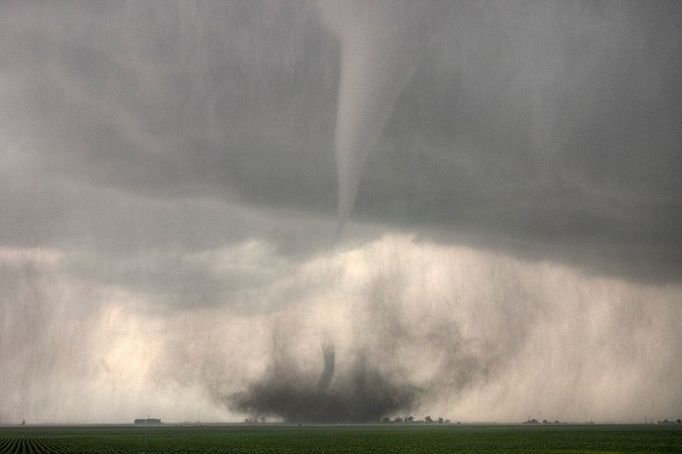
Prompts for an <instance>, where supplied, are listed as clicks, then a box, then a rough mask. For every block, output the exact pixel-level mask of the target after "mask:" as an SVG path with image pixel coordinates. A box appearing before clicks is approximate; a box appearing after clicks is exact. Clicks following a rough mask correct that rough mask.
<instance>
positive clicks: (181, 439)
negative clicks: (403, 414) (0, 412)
mask: <svg viewBox="0 0 682 454" xmlns="http://www.w3.org/2000/svg"><path fill="white" fill-rule="evenodd" d="M52 452H56V453H67V452H104V453H115V452H140V453H143V452H144V453H157V452H158V453H161V452H177V453H181V452H182V453H192V452H229V453H246V452H255V453H417V452H424V453H450V452H462V453H484V452H513V453H522V452H529V453H530V452H533V453H539V452H552V453H597V452H600V453H607V452H608V453H613V452H628V453H629V452H639V453H656V452H660V453H673V452H682V427H680V426H679V425H677V426H657V425H642V426H634V425H633V426H615V425H585V426H576V425H562V426H552V427H550V426H511V425H416V424H415V425H393V424H391V425H367V426H302V427H299V426H288V425H259V426H247V425H220V426H218V425H212V426H175V425H162V426H158V427H136V426H56V427H47V426H33V427H31V426H26V427H4V428H0V453H52Z"/></svg>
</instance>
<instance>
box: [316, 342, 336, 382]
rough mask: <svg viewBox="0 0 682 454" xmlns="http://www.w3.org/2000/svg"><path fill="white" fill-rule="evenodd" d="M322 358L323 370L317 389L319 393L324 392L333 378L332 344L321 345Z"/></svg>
mask: <svg viewBox="0 0 682 454" xmlns="http://www.w3.org/2000/svg"><path fill="white" fill-rule="evenodd" d="M322 358H323V360H324V369H322V375H320V380H319V382H318V384H317V389H318V390H319V391H320V392H325V391H326V390H327V388H329V384H330V383H331V382H332V378H333V377H334V361H335V350H334V345H333V344H330V343H325V344H323V345H322Z"/></svg>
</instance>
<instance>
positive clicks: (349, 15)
mask: <svg viewBox="0 0 682 454" xmlns="http://www.w3.org/2000/svg"><path fill="white" fill-rule="evenodd" d="M319 6H320V11H321V16H322V18H323V22H324V23H325V24H326V25H327V26H328V28H329V29H330V30H331V31H332V32H333V33H334V34H335V35H336V36H337V38H338V39H339V43H340V48H341V66H340V79H339V91H338V100H337V113H336V125H335V135H334V152H335V157H336V175H337V191H338V206H337V234H339V235H340V234H341V232H342V230H343V227H344V225H345V224H346V222H347V221H348V219H349V217H350V215H351V212H352V211H353V207H354V205H355V199H356V197H357V193H358V188H359V187H360V181H361V178H362V175H363V170H364V167H365V163H366V161H367V156H368V155H369V153H370V152H371V151H372V149H373V148H375V146H376V144H377V141H378V139H379V138H380V137H381V134H382V132H383V130H384V127H385V126H386V123H387V122H388V120H389V117H390V115H391V112H392V111H393V106H394V105H395V102H396V100H397V99H398V97H399V96H400V93H401V92H402V91H403V89H404V87H405V85H406V84H407V83H408V81H409V80H410V78H411V77H412V74H413V73H414V71H415V69H416V68H417V66H418V63H419V56H420V54H422V53H423V51H424V49H425V48H426V47H427V46H426V43H427V42H428V41H429V39H430V38H431V37H432V31H431V30H433V28H434V27H429V25H433V24H430V23H432V22H435V21H436V17H437V15H438V13H437V11H438V8H436V9H434V8H428V7H427V8H424V7H423V6H424V5H421V4H419V2H407V1H393V2H366V1H347V2H332V1H320V2H319ZM425 25H426V27H424V26H425ZM425 30H427V32H424V31H425Z"/></svg>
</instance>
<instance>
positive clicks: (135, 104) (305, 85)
mask: <svg viewBox="0 0 682 454" xmlns="http://www.w3.org/2000/svg"><path fill="white" fill-rule="evenodd" d="M389 9H390V8H389ZM3 10H4V14H3V18H2V19H0V20H1V21H2V32H1V33H2V44H1V45H0V56H1V57H2V58H1V60H2V67H1V71H2V73H1V74H2V78H1V82H0V89H1V90H2V97H3V104H4V107H2V109H1V110H0V114H1V116H2V118H1V119H2V122H3V126H2V128H3V129H2V131H3V144H2V146H3V147H4V151H3V160H2V169H1V170H2V172H3V176H6V177H7V178H6V179H5V181H4V182H3V183H2V184H3V191H2V195H1V196H0V197H1V198H2V200H1V201H0V203H1V204H2V211H3V217H2V218H3V219H2V221H0V222H2V231H1V234H2V241H3V243H4V244H6V245H59V244H65V243H73V242H78V241H81V240H82V239H83V238H84V237H88V236H91V237H93V241H96V242H108V243H110V246H111V248H112V249H115V250H124V251H125V250H130V249H135V248H137V247H138V246H139V247H143V248H144V247H146V246H147V245H148V244H150V243H151V244H154V243H158V244H160V245H163V244H168V243H169V242H170V243H173V244H174V245H176V246H178V247H180V248H188V249H198V250H201V249H209V248H214V247H216V246H217V245H219V244H225V242H230V241H233V240H235V239H244V238H249V237H251V236H253V235H254V231H255V232H256V233H255V234H256V235H257V236H258V235H260V236H262V237H269V238H270V239H277V238H279V237H280V234H279V230H278V229H276V228H275V229H274V230H273V231H271V232H268V231H267V230H268V229H267V228H265V229H263V228H262V227H258V228H255V229H254V226H259V225H260V226H262V225H263V224H264V223H265V224H273V225H274V224H276V221H275V220H274V219H275V218H276V217H277V216H273V217H271V218H270V219H269V220H267V221H265V222H260V221H254V220H245V221H243V222H242V221H235V219H233V216H232V215H231V214H218V213H217V211H218V209H217V208H216V209H211V210H209V211H210V213H208V214H207V212H206V210H204V209H203V208H201V203H202V202H201V200H205V199H208V200H211V199H212V200H216V201H217V202H216V203H225V204H226V208H225V210H226V212H228V213H231V208H228V207H227V205H229V206H230V207H232V206H234V205H235V204H239V205H242V206H246V207H249V208H251V209H255V210H261V209H267V210H269V209H272V208H275V207H276V208H278V209H280V210H282V211H281V212H290V213H294V214H293V215H292V216H293V217H300V218H301V219H304V218H307V217H311V216H312V217H314V216H325V217H327V218H329V219H330V220H331V219H332V216H333V213H334V211H335V210H336V200H337V195H336V191H337V190H336V182H335V180H336V176H335V168H334V165H335V164H334V155H333V153H334V150H333V147H334V133H335V131H334V128H335V116H336V106H337V102H338V101H339V100H338V99H337V97H338V96H339V95H338V90H339V89H338V84H339V74H340V71H341V68H340V65H341V60H340V44H339V42H340V41H339V40H341V41H343V39H344V35H343V34H342V33H341V34H337V35H334V34H333V33H332V30H327V29H326V28H325V24H324V21H323V20H322V19H321V17H320V14H319V11H318V8H317V6H316V5H315V4H313V3H308V2H215V3H196V4H195V3H185V2H178V3H174V2H144V3H138V2H129V3H113V4H112V3H96V2H84V3H78V2H71V3H46V4H42V3H32V2H7V3H5V4H4V5H3ZM368 11H369V12H368V14H376V12H374V13H373V12H372V11H373V10H371V9H370V10H368ZM377 11H382V10H381V9H378V10H377ZM681 11H682V8H680V6H679V4H678V3H676V2H657V3H645V4H644V3H638V2H618V3H610V2H601V3H593V2H541V3H537V2H514V3H508V2H488V3H485V2H483V3H482V2H462V3H457V4H452V5H449V4H445V7H443V4H436V3H433V4H431V3H424V4H423V6H422V7H421V8H419V11H418V14H417V12H415V11H412V10H410V9H407V10H406V12H402V13H401V12H396V11H393V12H392V13H391V14H393V15H395V17H394V18H393V19H392V21H393V22H396V23H400V24H401V26H400V27H399V28H398V29H397V30H398V31H397V32H395V33H398V34H399V38H400V42H404V43H409V42H410V40H411V39H417V37H418V36H421V35H423V34H425V33H426V34H428V35H429V37H428V39H422V41H420V42H428V46H425V47H424V46H422V47H420V48H419V55H415V56H411V57H410V58H414V59H416V60H415V61H410V62H409V64H410V65H412V66H414V69H413V73H412V75H411V76H410V78H409V80H407V82H405V85H404V88H403V89H402V90H401V91H400V93H399V97H398V98H397V100H396V101H395V105H394V106H393V107H392V109H391V114H390V117H389V118H388V120H387V124H386V126H385V128H383V130H382V132H381V133H380V134H379V135H380V137H379V139H378V140H377V143H376V146H374V147H373V149H372V150H371V153H369V157H368V161H367V165H366V167H365V169H364V170H361V183H360V189H359V193H358V197H357V201H356V207H355V212H354V214H353V217H355V218H357V219H364V220H368V221H371V222H375V223H377V224H378V225H382V224H384V225H389V226H395V227H401V228H407V229H414V228H415V227H420V228H428V229H432V230H435V231H436V233H434V235H433V236H434V237H438V238H447V235H445V234H443V233H442V232H443V231H445V232H448V231H453V232H459V233H462V234H465V235H469V236H471V237H472V239H471V240H470V241H471V242H474V243H475V244H477V245H481V246H484V247H492V248H504V249H507V250H512V251H515V252H522V253H526V252H524V251H526V250H527V249H529V248H530V249H532V251H534V252H532V254H533V255H534V256H538V257H543V256H549V257H552V258H556V259H559V260H570V261H572V262H575V263H579V264H596V265H595V269H598V270H601V271H603V272H608V273H613V272H617V273H623V272H625V273H627V275H628V276H635V277H639V278H642V277H643V278H654V279H655V278H662V279H674V278H675V277H677V276H678V275H679V273H678V271H679V269H680V264H681V261H682V249H681V248H682V246H681V245H682V239H681V238H680V233H679V232H680V231H682V229H681V228H680V226H681V225H682V219H681V216H682V215H681V214H680V213H682V209H681V208H682V207H681V206H680V204H681V202H680V200H682V185H681V183H680V179H679V178H678V173H679V170H678V169H680V168H682V155H681V154H680V152H679V150H680V149H682V128H680V127H679V125H680V124H681V122H682V107H681V106H682V102H680V101H681V99H682V97H681V93H680V88H679V83H678V81H679V79H680V76H681V75H682V74H681V73H682V69H681V64H680V61H682V58H680V56H681V54H680V52H681V47H682V45H680V42H679V39H677V37H679V35H680V32H681V30H680V28H681V27H682V26H681V25H680V17H681V14H682V12H681ZM350 14H351V16H350V17H351V19H352V17H353V16H352V15H353V14H359V13H357V12H354V11H353V10H351V11H350ZM411 15H414V16H415V17H416V19H414V18H413V17H412V16H411ZM430 15H431V16H434V15H438V16H439V18H438V21H435V20H433V21H432V18H431V16H430ZM413 19H414V20H413ZM369 22H372V21H369ZM425 23H433V24H434V26H433V29H429V30H426V29H425V26H424V24H425ZM420 39H421V38H420ZM389 51H391V50H390V49H388V50H387V52H389ZM388 57H390V55H388ZM388 57H387V58H388ZM377 77H379V78H381V77H389V78H390V74H383V73H381V72H379V74H378V76H377ZM387 83H388V82H387ZM368 121H370V122H371V118H370V119H368ZM54 181H58V183H57V184H54V183H53V182H54ZM81 193H83V194H81ZM121 194H127V195H125V196H122V195H121ZM124 200H125V201H124ZM195 201H197V204H198V205H199V206H198V207H197V206H195V205H194V203H195ZM197 212H202V213H199V214H198V213H197ZM122 220H125V221H122ZM261 221H262V219H261ZM94 231H98V232H104V233H106V234H102V235H91V234H92V232H94ZM438 231H441V232H440V233H438ZM460 238H463V237H460ZM297 244H298V246H297V248H298V250H301V248H302V249H306V248H307V246H306V245H304V242H299V243H297Z"/></svg>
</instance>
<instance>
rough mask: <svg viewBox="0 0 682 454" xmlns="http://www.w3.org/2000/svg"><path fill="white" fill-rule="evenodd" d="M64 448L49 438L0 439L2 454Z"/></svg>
mask: <svg viewBox="0 0 682 454" xmlns="http://www.w3.org/2000/svg"><path fill="white" fill-rule="evenodd" d="M61 452H65V449H64V447H63V446H62V445H60V444H59V443H56V442H55V441H54V440H50V439H49V438H23V437H21V438H4V439H0V453H2V454H5V453H7V454H34V453H36V454H38V453H61Z"/></svg>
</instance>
